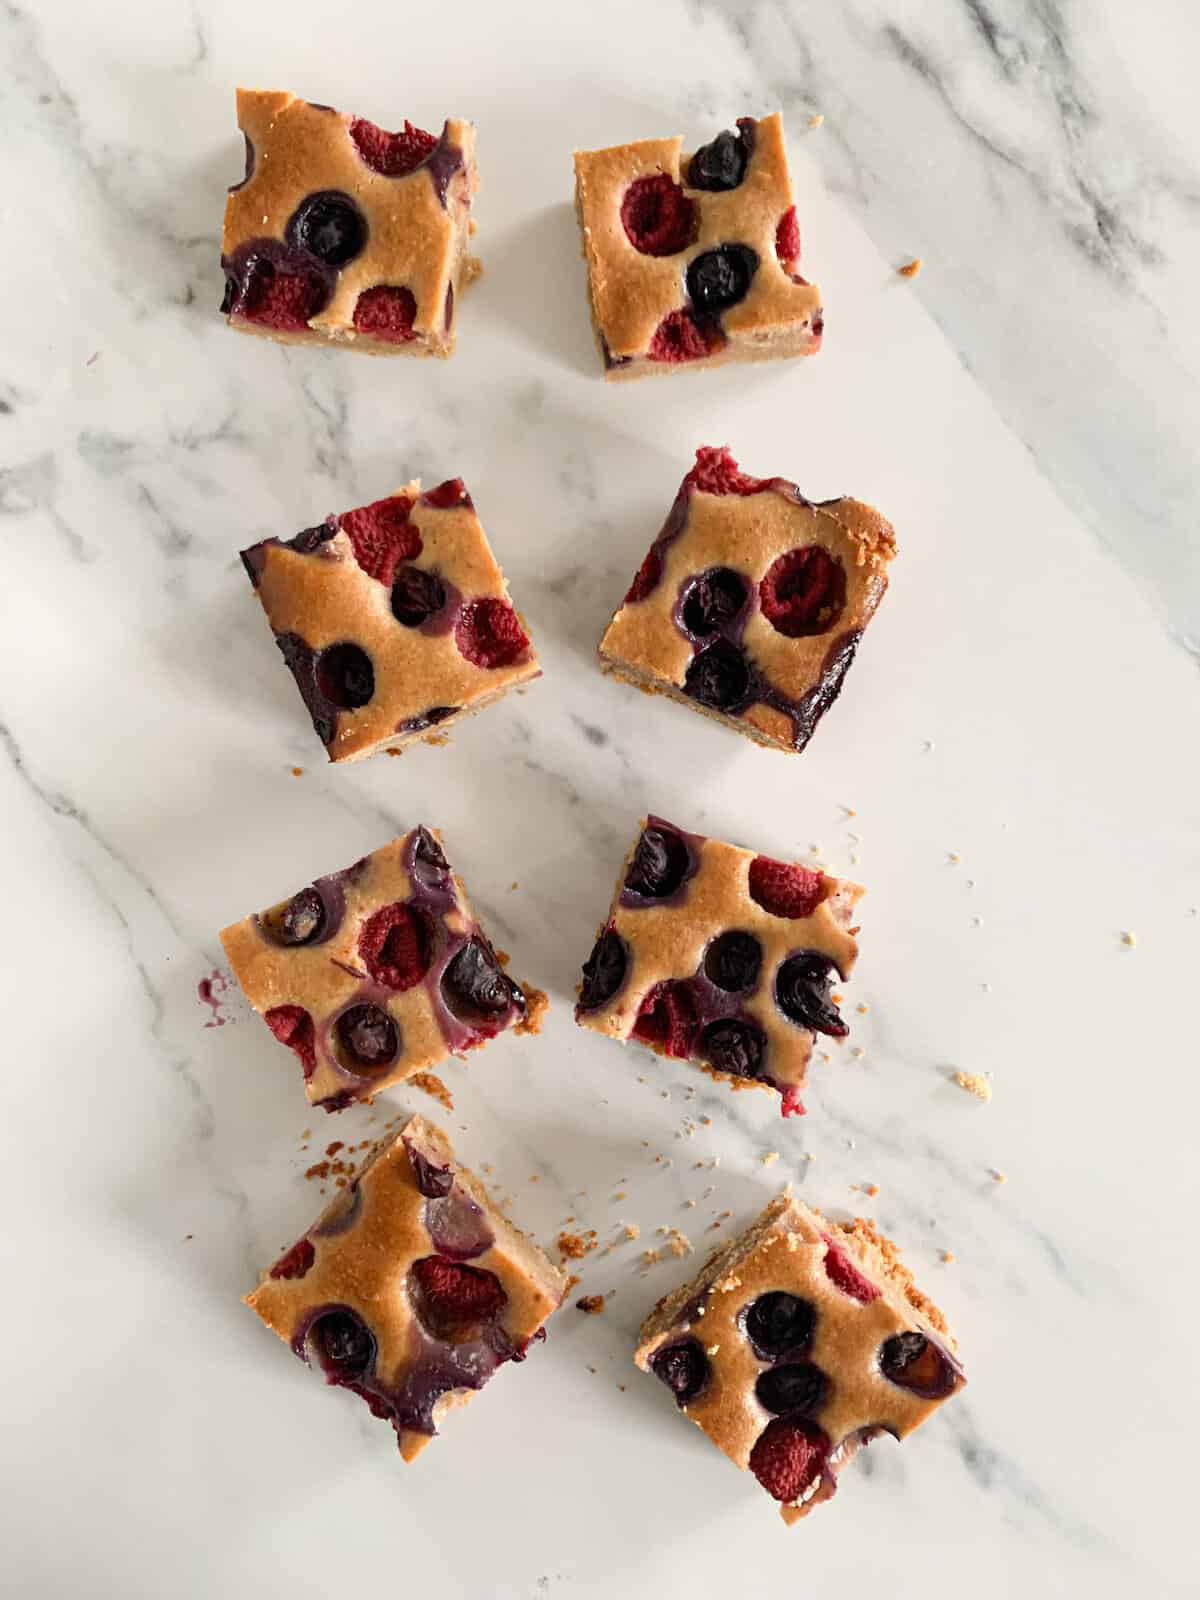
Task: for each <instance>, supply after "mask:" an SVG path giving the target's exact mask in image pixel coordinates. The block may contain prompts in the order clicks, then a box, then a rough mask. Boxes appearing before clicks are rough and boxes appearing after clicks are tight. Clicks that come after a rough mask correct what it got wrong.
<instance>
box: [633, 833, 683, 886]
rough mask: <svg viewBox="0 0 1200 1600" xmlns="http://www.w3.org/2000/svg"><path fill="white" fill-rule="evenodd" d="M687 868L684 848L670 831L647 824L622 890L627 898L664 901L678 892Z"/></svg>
mask: <svg viewBox="0 0 1200 1600" xmlns="http://www.w3.org/2000/svg"><path fill="white" fill-rule="evenodd" d="M690 865H691V858H690V857H689V855H688V847H687V845H686V844H685V843H684V842H683V839H682V838H681V837H680V835H679V834H678V833H676V832H675V830H674V828H668V827H664V826H662V824H660V823H649V824H648V825H647V826H646V827H645V828H643V829H642V837H641V838H640V839H639V840H638V842H637V848H636V849H635V850H634V852H633V860H632V861H631V862H630V864H629V870H628V872H626V874H625V887H626V889H628V890H629V892H630V893H631V894H640V895H645V896H646V897H647V898H648V899H651V900H665V899H667V898H668V896H670V895H673V894H674V893H675V891H676V889H678V888H679V885H680V884H681V883H682V882H683V880H684V878H685V877H686V876H687V870H688V867H689V866H690Z"/></svg>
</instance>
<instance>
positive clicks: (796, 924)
mask: <svg viewBox="0 0 1200 1600" xmlns="http://www.w3.org/2000/svg"><path fill="white" fill-rule="evenodd" d="M863 893H864V890H863V889H862V888H861V887H860V886H859V885H858V884H856V883H850V882H847V881H846V880H845V879H841V878H835V877H833V876H831V875H830V874H829V873H826V872H821V871H818V870H816V869H814V868H811V867H806V866H804V865H803V864H802V863H800V862H785V861H776V860H774V859H772V858H771V857H768V856H761V855H756V854H755V853H754V851H752V850H745V849H742V848H741V847H740V846H738V845H733V844H726V843H724V842H723V841H722V840H720V839H707V838H704V837H703V836H701V835H700V834H691V833H685V832H684V830H683V829H681V828H678V827H676V826H675V825H674V824H673V823H669V822H665V821H664V820H663V819H662V818H661V817H647V818H645V819H644V821H643V824H642V831H641V833H640V835H639V837H638V839H637V841H636V843H635V844H634V847H633V849H632V850H631V851H630V853H629V855H628V856H627V857H626V860H625V864H624V866H623V867H622V869H621V875H620V878H619V879H618V882H617V888H616V893H615V895H614V897H613V902H612V906H611V908H610V910H609V915H608V921H607V922H606V923H605V925H604V928H603V929H602V930H601V932H600V936H599V938H598V940H597V942H596V946H595V948H594V949H593V951H592V954H591V956H590V957H589V958H588V963H587V965H586V966H585V968H584V978H583V983H582V986H581V991H580V999H579V1004H578V1006H577V1008H576V1013H575V1015H576V1020H577V1021H578V1022H579V1023H580V1024H581V1025H582V1026H583V1027H586V1028H594V1029H595V1030H596V1031H597V1032H599V1033H606V1034H609V1035H610V1036H611V1037H613V1038H617V1039H622V1040H624V1039H630V1038H633V1039H637V1040H639V1041H640V1042H641V1043H644V1044H648V1045H649V1046H650V1047H651V1048H652V1049H657V1050H659V1051H660V1053H662V1054H664V1055H669V1056H676V1057H680V1058H690V1059H693V1060H697V1061H700V1062H701V1063H704V1064H707V1066H709V1067H710V1068H712V1069H715V1070H716V1071H718V1072H720V1073H723V1074H726V1075H728V1076H729V1077H730V1078H731V1080H732V1081H734V1082H735V1083H747V1082H748V1083H754V1084H759V1085H762V1086H765V1087H769V1088H775V1089H778V1090H779V1091H780V1093H781V1094H782V1096H783V1106H782V1109H783V1112H784V1115H787V1114H789V1113H790V1112H795V1111H802V1110H803V1109H804V1108H803V1106H801V1104H800V1100H799V1092H798V1091H799V1088H800V1086H801V1085H802V1084H803V1082H804V1079H805V1075H806V1073H807V1069H808V1062H809V1059H810V1056H811V1054H812V1048H813V1037H814V1034H815V1033H816V1032H820V1033H824V1034H827V1035H830V1036H832V1037H835V1038H840V1037H842V1036H843V1035H844V1034H845V1032H846V1031H847V1030H846V1026H845V1024H844V1022H843V1021H842V1018H841V1015H840V1013H839V1012H838V1009H837V1004H836V1001H835V1000H834V999H833V998H832V997H831V990H832V989H833V986H834V984H835V983H836V982H837V981H838V980H839V979H843V978H846V977H848V976H849V974H850V971H851V969H852V968H853V966H854V962H855V960H856V958H857V955H858V945H857V942H856V941H855V938H854V934H855V933H856V932H857V929H855V928H852V927H851V926H850V924H851V920H852V917H853V914H854V907H855V905H856V903H857V901H858V900H859V898H860V897H861V895H862V894H863Z"/></svg>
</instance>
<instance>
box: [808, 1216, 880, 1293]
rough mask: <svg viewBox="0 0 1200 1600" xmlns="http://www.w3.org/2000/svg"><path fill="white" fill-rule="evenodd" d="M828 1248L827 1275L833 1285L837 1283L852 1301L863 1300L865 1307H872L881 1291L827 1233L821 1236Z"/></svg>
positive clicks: (826, 1258) (826, 1253)
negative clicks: (871, 1304) (873, 1301)
mask: <svg viewBox="0 0 1200 1600" xmlns="http://www.w3.org/2000/svg"><path fill="white" fill-rule="evenodd" d="M821 1237H822V1238H823V1239H824V1240H825V1243H826V1245H827V1246H828V1248H827V1249H826V1251H825V1273H826V1276H827V1277H828V1278H829V1279H830V1281H831V1282H832V1283H836V1284H837V1286H838V1288H839V1289H840V1290H841V1291H842V1293H843V1294H848V1295H849V1296H850V1298H851V1299H852V1300H861V1301H862V1303H863V1305H865V1306H868V1305H870V1303H871V1301H872V1300H878V1299H879V1295H880V1291H879V1290H878V1289H877V1288H876V1287H875V1285H874V1284H873V1283H872V1282H871V1280H870V1278H868V1277H865V1276H864V1274H863V1273H861V1272H860V1271H859V1270H858V1268H857V1267H856V1266H855V1265H854V1263H853V1261H851V1259H850V1257H849V1256H848V1255H847V1254H846V1252H845V1251H844V1250H842V1249H840V1248H839V1247H838V1246H837V1245H836V1244H834V1242H833V1240H832V1239H831V1238H830V1237H829V1235H828V1234H827V1233H824V1234H822V1235H821Z"/></svg>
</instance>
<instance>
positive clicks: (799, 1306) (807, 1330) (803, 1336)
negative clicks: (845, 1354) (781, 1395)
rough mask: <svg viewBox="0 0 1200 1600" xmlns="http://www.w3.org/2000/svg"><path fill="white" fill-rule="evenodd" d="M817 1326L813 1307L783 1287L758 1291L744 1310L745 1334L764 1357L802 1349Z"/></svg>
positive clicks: (767, 1357) (807, 1301) (768, 1358)
mask: <svg viewBox="0 0 1200 1600" xmlns="http://www.w3.org/2000/svg"><path fill="white" fill-rule="evenodd" d="M816 1325H817V1312H816V1307H815V1306H814V1305H813V1304H812V1302H811V1301H809V1300H802V1299H801V1298H800V1296H799V1295H796V1294H788V1293H786V1292H785V1291H784V1290H783V1289H772V1290H771V1291H770V1292H769V1293H768V1294H760V1295H759V1297H758V1299H757V1300H755V1301H753V1302H752V1303H751V1305H750V1307H749V1309H748V1310H747V1311H746V1317H745V1329H746V1337H747V1339H749V1341H750V1343H751V1344H752V1345H753V1346H754V1349H755V1351H756V1352H757V1353H758V1355H760V1356H762V1357H763V1358H764V1359H765V1360H768V1361H769V1360H773V1359H774V1358H775V1357H777V1356H783V1355H789V1354H791V1353H792V1352H794V1351H798V1350H802V1349H804V1347H805V1346H806V1345H807V1344H808V1343H809V1342H810V1341H811V1339H812V1336H813V1329H814V1328H815V1327H816Z"/></svg>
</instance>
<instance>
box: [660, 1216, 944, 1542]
mask: <svg viewBox="0 0 1200 1600" xmlns="http://www.w3.org/2000/svg"><path fill="white" fill-rule="evenodd" d="M895 1254H896V1251H895V1246H894V1245H892V1244H891V1242H890V1241H888V1240H884V1239H882V1238H881V1236H879V1235H878V1234H877V1233H875V1231H874V1229H873V1227H872V1226H871V1225H869V1224H866V1223H862V1222H859V1223H855V1224H851V1225H849V1226H838V1225H833V1224H830V1223H828V1222H827V1221H826V1220H825V1218H824V1217H822V1216H821V1214H820V1212H819V1211H814V1210H811V1209H810V1208H809V1207H808V1206H806V1205H804V1204H803V1203H802V1202H801V1201H799V1200H797V1199H796V1198H794V1197H793V1196H790V1195H788V1194H787V1193H784V1194H782V1195H780V1196H778V1197H777V1198H776V1199H775V1200H773V1201H772V1202H771V1204H770V1205H769V1206H768V1207H767V1208H766V1210H765V1211H764V1212H763V1213H762V1215H761V1216H760V1217H759V1218H758V1219H757V1220H756V1221H755V1222H754V1223H753V1224H752V1225H751V1226H750V1228H749V1229H748V1230H747V1231H746V1232H745V1233H744V1234H742V1235H741V1236H740V1237H739V1238H738V1239H735V1240H733V1241H732V1242H731V1243H730V1244H729V1245H727V1246H726V1247H725V1248H724V1249H723V1250H721V1251H719V1252H717V1254H716V1255H715V1256H714V1257H713V1258H712V1259H711V1260H710V1261H709V1262H708V1263H707V1265H706V1266H705V1267H704V1269H703V1270H702V1271H701V1273H700V1274H699V1275H698V1277H697V1278H695V1279H694V1280H693V1281H692V1282H691V1283H688V1284H685V1285H683V1286H681V1287H680V1288H679V1289H677V1290H675V1291H674V1293H673V1294H671V1295H669V1296H667V1297H666V1298H665V1299H664V1300H662V1301H660V1302H659V1304H658V1305H657V1306H656V1307H655V1309H654V1311H652V1312H651V1314H650V1316H649V1317H648V1318H647V1319H646V1322H645V1323H644V1325H643V1327H642V1333H641V1344H640V1345H639V1348H638V1351H637V1357H636V1359H637V1364H638V1365H639V1366H640V1367H642V1368H643V1369H644V1370H646V1371H649V1372H654V1373H655V1374H656V1375H657V1376H658V1377H659V1378H661V1379H662V1381H663V1382H665V1383H666V1384H667V1385H668V1387H670V1388H671V1390H672V1392H673V1393H674V1394H675V1397H676V1400H677V1402H678V1404H679V1405H680V1407H681V1409H682V1410H683V1411H684V1413H685V1415H686V1416H687V1417H689V1418H690V1420H691V1421H693V1422H695V1423H696V1424H697V1426H698V1427H700V1428H702V1429H703V1431H704V1432H705V1433H706V1434H707V1435H708V1436H709V1438H710V1439H711V1440H712V1441H713V1443H714V1444H716V1445H717V1446H718V1447H719V1448H720V1449H721V1450H723V1451H724V1452H725V1454H726V1455H727V1456H729V1457H730V1459H731V1460H732V1461H735V1462H736V1463H737V1465H738V1466H739V1467H743V1468H746V1467H748V1468H749V1469H750V1470H751V1471H753V1472H754V1473H755V1476H756V1477H758V1479H759V1481H760V1483H762V1485H763V1487H764V1488H765V1489H766V1490H767V1491H768V1493H770V1494H772V1495H773V1496H774V1498H775V1499H776V1500H778V1501H779V1502H780V1510H781V1514H782V1515H783V1517H784V1520H785V1521H788V1522H792V1521H795V1520H796V1519H797V1518H799V1517H802V1516H804V1515H805V1514H806V1513H807V1512H808V1511H809V1510H811V1509H812V1507H813V1506H814V1505H816V1504H818V1503H819V1502H820V1501H821V1500H825V1499H828V1498H829V1496H830V1495H831V1494H832V1493H833V1492H834V1489H835V1487H836V1482H837V1473H838V1471H839V1470H840V1468H841V1467H842V1465H844V1463H845V1462H846V1460H848V1459H849V1458H850V1456H852V1455H853V1454H854V1452H855V1451H856V1450H857V1449H858V1448H860V1447H861V1446H862V1445H864V1444H867V1443H869V1442H870V1440H871V1439H872V1438H874V1437H876V1436H877V1435H878V1434H879V1433H880V1432H886V1433H890V1434H892V1435H893V1436H894V1437H895V1438H897V1439H902V1438H904V1437H905V1436H906V1435H907V1434H909V1433H911V1432H912V1430H913V1429H914V1428H916V1427H918V1426H919V1425H920V1424H921V1423H922V1422H924V1421H925V1419H926V1418H927V1417H928V1416H929V1415H930V1414H931V1413H932V1412H933V1411H934V1410H936V1408H937V1407H938V1406H939V1405H940V1404H941V1403H942V1401H943V1400H946V1399H948V1398H949V1397H950V1396H951V1395H952V1394H955V1393H956V1392H957V1391H958V1390H959V1389H960V1388H961V1387H962V1385H963V1383H964V1382H965V1378H964V1376H963V1372H962V1369H961V1367H960V1365H959V1363H958V1361H957V1359H956V1357H955V1355H954V1354H953V1349H954V1346H953V1342H952V1341H951V1340H950V1338H949V1336H948V1335H947V1334H946V1332H945V1320H944V1318H942V1316H941V1313H940V1312H938V1311H937V1308H936V1307H935V1306H932V1305H931V1303H930V1302H928V1301H927V1300H926V1299H925V1298H924V1297H923V1296H921V1295H920V1294H919V1292H918V1291H916V1290H915V1287H914V1286H913V1284H912V1279H911V1275H910V1274H909V1273H908V1272H907V1271H906V1269H904V1268H901V1267H899V1264H898V1263H897V1262H896V1261H895Z"/></svg>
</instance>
